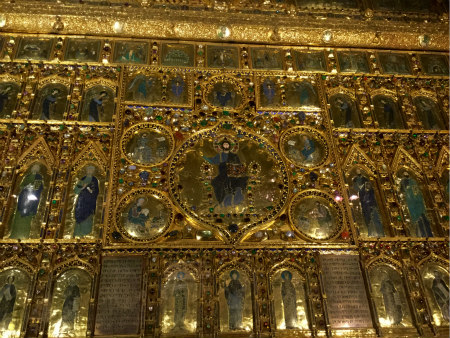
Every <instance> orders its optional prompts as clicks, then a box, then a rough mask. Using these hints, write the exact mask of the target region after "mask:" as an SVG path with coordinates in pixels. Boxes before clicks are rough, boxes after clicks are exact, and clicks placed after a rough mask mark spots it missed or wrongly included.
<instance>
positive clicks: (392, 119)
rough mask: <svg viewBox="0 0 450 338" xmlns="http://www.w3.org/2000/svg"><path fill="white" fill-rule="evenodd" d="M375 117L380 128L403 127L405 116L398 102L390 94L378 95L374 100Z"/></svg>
mask: <svg viewBox="0 0 450 338" xmlns="http://www.w3.org/2000/svg"><path fill="white" fill-rule="evenodd" d="M372 102H373V106H374V110H375V118H376V120H377V121H378V125H379V126H380V128H386V129H399V128H403V118H402V116H401V112H400V109H399V107H398V104H397V102H395V101H394V99H393V98H392V97H390V96H386V95H377V96H375V97H374V98H373V100H372Z"/></svg>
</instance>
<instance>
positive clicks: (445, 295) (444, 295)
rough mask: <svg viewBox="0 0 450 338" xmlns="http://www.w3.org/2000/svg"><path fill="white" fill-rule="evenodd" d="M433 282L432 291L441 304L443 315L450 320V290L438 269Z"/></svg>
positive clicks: (434, 273) (434, 272) (437, 301)
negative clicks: (449, 290)
mask: <svg viewBox="0 0 450 338" xmlns="http://www.w3.org/2000/svg"><path fill="white" fill-rule="evenodd" d="M433 276H434V279H433V284H432V285H431V292H432V294H433V296H434V299H435V300H436V303H437V304H438V305H439V309H440V310H441V313H442V317H443V318H444V319H445V320H446V321H449V292H448V285H447V284H445V281H444V280H443V279H442V277H441V274H440V273H439V272H438V271H433ZM447 282H448V280H447Z"/></svg>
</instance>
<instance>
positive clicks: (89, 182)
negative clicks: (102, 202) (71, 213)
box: [73, 166, 100, 237]
mask: <svg viewBox="0 0 450 338" xmlns="http://www.w3.org/2000/svg"><path fill="white" fill-rule="evenodd" d="M94 174H95V167H94V166H88V167H87V168H86V176H84V177H83V178H82V179H81V180H80V181H79V182H78V183H77V185H76V186H75V189H74V192H75V194H76V195H78V198H77V202H76V204H75V230H74V232H73V237H83V236H86V235H89V234H90V233H91V232H92V226H93V225H94V216H95V210H96V208H97V197H98V193H99V191H100V190H99V185H98V179H97V177H95V176H94Z"/></svg>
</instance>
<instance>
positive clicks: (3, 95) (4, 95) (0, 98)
mask: <svg viewBox="0 0 450 338" xmlns="http://www.w3.org/2000/svg"><path fill="white" fill-rule="evenodd" d="M12 89H13V87H12V86H6V87H5V88H4V89H3V90H0V114H3V110H4V109H5V107H6V106H7V105H8V101H9V96H10V95H11V92H12Z"/></svg>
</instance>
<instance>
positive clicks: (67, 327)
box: [60, 276, 81, 333]
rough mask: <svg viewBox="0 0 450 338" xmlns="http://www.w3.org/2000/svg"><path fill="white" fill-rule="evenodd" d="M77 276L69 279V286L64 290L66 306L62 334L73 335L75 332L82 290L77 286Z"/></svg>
mask: <svg viewBox="0 0 450 338" xmlns="http://www.w3.org/2000/svg"><path fill="white" fill-rule="evenodd" d="M77 283H78V280H77V278H76V276H72V277H71V278H70V279H69V285H68V286H67V287H66V289H65V290H64V297H65V298H64V304H63V307H62V313H61V316H62V318H61V327H60V332H67V333H71V332H73V330H74V324H75V321H76V318H77V315H78V311H79V309H80V298H81V293H80V288H79V287H78V285H77Z"/></svg>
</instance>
